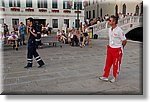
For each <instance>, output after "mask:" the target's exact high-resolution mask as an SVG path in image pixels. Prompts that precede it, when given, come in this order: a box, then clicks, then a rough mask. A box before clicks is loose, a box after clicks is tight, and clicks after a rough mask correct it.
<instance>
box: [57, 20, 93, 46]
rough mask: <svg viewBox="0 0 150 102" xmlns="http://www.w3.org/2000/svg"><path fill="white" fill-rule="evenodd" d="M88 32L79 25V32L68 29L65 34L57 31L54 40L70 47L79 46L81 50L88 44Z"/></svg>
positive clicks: (84, 26) (62, 31) (85, 26)
mask: <svg viewBox="0 0 150 102" xmlns="http://www.w3.org/2000/svg"><path fill="white" fill-rule="evenodd" d="M89 32H90V30H89V29H88V26H87V25H82V23H80V28H79V30H77V29H75V28H68V29H67V32H66V33H65V31H64V30H60V29H58V31H57V36H56V38H57V40H58V41H60V42H62V43H64V44H69V45H70V46H80V47H81V48H82V47H84V46H85V45H88V44H90V37H89Z"/></svg>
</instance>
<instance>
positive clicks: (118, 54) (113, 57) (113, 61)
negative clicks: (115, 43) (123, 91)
mask: <svg viewBox="0 0 150 102" xmlns="http://www.w3.org/2000/svg"><path fill="white" fill-rule="evenodd" d="M121 59H122V50H121V48H111V47H110V46H109V45H108V46H107V58H106V65H105V69H104V74H103V77H108V76H109V72H110V68H111V66H112V65H113V76H114V77H115V78H116V77H117V75H118V74H119V70H120V64H121Z"/></svg>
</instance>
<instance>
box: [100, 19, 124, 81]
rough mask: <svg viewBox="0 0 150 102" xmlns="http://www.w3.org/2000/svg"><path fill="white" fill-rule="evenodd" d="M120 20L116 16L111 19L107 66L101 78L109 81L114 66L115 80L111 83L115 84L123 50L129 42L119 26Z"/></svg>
mask: <svg viewBox="0 0 150 102" xmlns="http://www.w3.org/2000/svg"><path fill="white" fill-rule="evenodd" d="M117 23H118V18H117V17H116V16H111V17H110V19H109V25H110V26H111V28H109V44H108V45H107V58H106V65H105V69H104V74H103V76H102V77H99V79H100V80H104V81H108V76H109V72H110V68H111V66H112V64H113V78H112V79H111V80H110V82H115V81H116V80H117V77H118V74H119V70H120V64H121V59H122V48H124V47H125V45H126V43H127V41H126V37H125V34H124V33H123V31H122V29H121V28H120V27H118V26H117Z"/></svg>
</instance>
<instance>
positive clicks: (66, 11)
mask: <svg viewBox="0 0 150 102" xmlns="http://www.w3.org/2000/svg"><path fill="white" fill-rule="evenodd" d="M63 12H64V13H71V11H70V10H64V11H63Z"/></svg>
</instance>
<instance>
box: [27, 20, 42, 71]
mask: <svg viewBox="0 0 150 102" xmlns="http://www.w3.org/2000/svg"><path fill="white" fill-rule="evenodd" d="M27 24H28V28H27V29H28V34H29V39H28V53H27V62H28V63H27V66H25V67H24V68H27V69H28V68H31V67H32V62H33V56H34V58H35V59H36V61H37V63H38V64H39V66H38V68H41V67H42V66H43V65H44V62H43V60H42V59H41V57H40V56H39V54H38V53H37V51H36V41H35V39H36V37H37V31H36V27H35V26H34V25H33V18H28V19H27Z"/></svg>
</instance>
